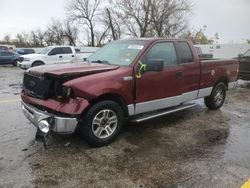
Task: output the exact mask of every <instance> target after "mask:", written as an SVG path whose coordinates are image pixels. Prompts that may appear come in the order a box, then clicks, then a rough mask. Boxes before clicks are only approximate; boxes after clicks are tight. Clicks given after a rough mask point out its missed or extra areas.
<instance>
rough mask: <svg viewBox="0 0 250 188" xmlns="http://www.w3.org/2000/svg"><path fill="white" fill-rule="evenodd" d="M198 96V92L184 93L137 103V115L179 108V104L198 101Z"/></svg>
mask: <svg viewBox="0 0 250 188" xmlns="http://www.w3.org/2000/svg"><path fill="white" fill-rule="evenodd" d="M197 94H198V90H195V91H191V92H187V93H183V94H182V95H178V96H174V97H168V98H163V99H158V100H153V101H148V102H143V103H137V104H136V106H135V113H134V114H133V115H136V114H142V113H145V112H150V111H154V110H160V109H164V108H169V107H173V106H178V105H179V104H181V103H183V102H187V101H191V100H194V99H196V97H197Z"/></svg>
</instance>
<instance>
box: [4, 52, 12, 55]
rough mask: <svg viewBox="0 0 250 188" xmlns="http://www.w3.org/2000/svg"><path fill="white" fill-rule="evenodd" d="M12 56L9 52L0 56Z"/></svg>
mask: <svg viewBox="0 0 250 188" xmlns="http://www.w3.org/2000/svg"><path fill="white" fill-rule="evenodd" d="M12 55H14V54H12V53H11V52H2V56H12Z"/></svg>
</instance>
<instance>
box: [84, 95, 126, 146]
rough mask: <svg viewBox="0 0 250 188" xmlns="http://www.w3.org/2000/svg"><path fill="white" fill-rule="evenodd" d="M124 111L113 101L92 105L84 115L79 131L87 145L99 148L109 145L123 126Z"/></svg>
mask: <svg viewBox="0 0 250 188" xmlns="http://www.w3.org/2000/svg"><path fill="white" fill-rule="evenodd" d="M124 121H125V118H124V111H123V110H122V108H121V106H120V105H119V104H117V103H116V102H113V101H109V100H106V101H102V102H99V103H96V104H94V105H93V106H92V107H90V109H89V110H88V111H87V113H86V114H85V116H84V118H83V121H82V123H80V131H81V132H82V134H83V136H84V138H85V140H86V141H87V142H88V144H89V145H91V146H94V147H100V146H104V145H108V144H109V143H111V142H112V141H113V140H114V139H115V138H116V137H117V136H118V134H119V132H120V131H121V129H122V127H123V124H124Z"/></svg>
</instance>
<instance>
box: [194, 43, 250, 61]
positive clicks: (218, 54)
mask: <svg viewBox="0 0 250 188" xmlns="http://www.w3.org/2000/svg"><path fill="white" fill-rule="evenodd" d="M195 46H197V47H200V48H201V50H202V53H204V54H213V57H214V58H222V59H224V58H226V59H228V58H229V59H231V58H233V57H237V56H238V55H239V54H243V53H245V52H246V51H247V50H249V49H250V44H207V45H195Z"/></svg>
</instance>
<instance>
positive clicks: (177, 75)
mask: <svg viewBox="0 0 250 188" xmlns="http://www.w3.org/2000/svg"><path fill="white" fill-rule="evenodd" d="M175 76H176V78H180V77H182V76H183V74H182V72H177V73H176V74H175Z"/></svg>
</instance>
